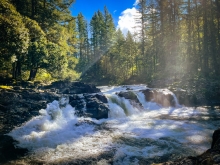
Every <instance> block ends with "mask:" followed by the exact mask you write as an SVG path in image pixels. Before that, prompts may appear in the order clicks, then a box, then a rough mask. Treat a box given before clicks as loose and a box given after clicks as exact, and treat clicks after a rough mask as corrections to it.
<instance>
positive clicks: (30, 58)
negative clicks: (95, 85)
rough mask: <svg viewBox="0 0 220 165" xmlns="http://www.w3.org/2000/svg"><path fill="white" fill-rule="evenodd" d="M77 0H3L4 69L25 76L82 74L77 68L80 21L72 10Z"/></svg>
mask: <svg viewBox="0 0 220 165" xmlns="http://www.w3.org/2000/svg"><path fill="white" fill-rule="evenodd" d="M73 2H74V0H67V1H65V2H64V1H60V0H54V1H36V0H24V1H16V0H10V1H9V0H2V1H1V2H0V41H1V44H0V62H1V63H2V65H1V66H0V70H1V72H2V73H3V71H4V72H5V71H6V72H7V73H8V75H12V77H13V78H14V79H25V80H27V79H28V80H34V79H35V78H36V76H37V79H40V80H43V79H45V80H47V79H48V80H51V79H53V78H55V79H65V78H68V77H71V79H72V80H73V79H76V78H78V74H77V73H76V72H75V71H74V70H75V66H76V64H77V61H78V60H77V59H76V58H75V57H74V53H75V52H76V49H75V44H76V42H77V39H76V23H75V20H74V18H73V17H72V16H71V15H70V11H69V6H70V5H71V4H72V3H73ZM68 60H69V61H68ZM11 70H12V73H10V71H11ZM39 71H40V74H42V76H40V75H39V74H38V72H39ZM68 73H70V75H68ZM28 74H29V76H27V75H28Z"/></svg>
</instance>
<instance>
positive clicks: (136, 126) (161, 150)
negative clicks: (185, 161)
mask: <svg viewBox="0 0 220 165" xmlns="http://www.w3.org/2000/svg"><path fill="white" fill-rule="evenodd" d="M146 88H147V87H146V86H145V85H133V86H116V87H100V89H101V91H102V93H103V94H104V95H105V96H106V97H107V98H108V106H109V108H110V111H109V115H108V116H109V117H108V119H101V120H96V119H92V118H83V117H77V116H75V114H74V112H75V109H74V108H73V107H71V106H70V105H69V104H67V105H66V106H60V105H59V103H60V102H59V101H53V102H52V103H50V104H48V106H47V108H46V109H42V110H40V114H41V115H39V116H36V117H34V118H32V119H31V120H30V121H28V122H26V123H24V124H23V125H22V126H21V127H18V128H15V129H14V130H12V131H11V132H10V133H9V134H8V135H10V136H12V137H13V138H14V139H15V140H17V141H18V142H19V143H18V144H17V147H22V148H27V149H28V151H29V152H28V154H27V155H26V156H24V157H22V158H20V159H18V160H15V161H12V163H23V164H37V163H42V164H100V165H104V164H114V165H130V164H133V165H138V164H140V165H141V164H152V163H160V162H164V161H168V160H174V159H178V158H180V157H184V156H195V155H198V154H201V153H203V152H204V151H206V150H207V149H208V148H210V146H211V140H212V139H211V136H212V133H213V131H214V130H215V129H217V128H218V127H220V123H219V122H218V119H219V112H220V110H219V109H209V108H207V107H197V108H193V107H185V106H182V105H179V104H178V101H177V100H176V105H177V106H176V107H175V108H174V107H168V108H164V107H161V106H160V105H158V104H156V103H154V102H146V101H145V98H144V94H143V93H142V92H140V90H143V89H146ZM127 89H129V90H130V91H132V92H133V93H134V94H135V95H136V96H137V98H138V100H139V102H140V103H141V105H142V106H139V105H137V104H135V103H132V102H130V101H129V100H127V99H125V98H121V97H118V95H117V93H119V92H120V91H126V90H127ZM163 92H165V93H171V92H170V91H169V90H163ZM64 102H65V100H64Z"/></svg>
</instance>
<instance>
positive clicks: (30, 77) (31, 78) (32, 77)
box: [28, 68, 38, 81]
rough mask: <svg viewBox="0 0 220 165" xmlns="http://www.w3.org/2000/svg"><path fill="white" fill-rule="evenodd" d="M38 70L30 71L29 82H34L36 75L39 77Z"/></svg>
mask: <svg viewBox="0 0 220 165" xmlns="http://www.w3.org/2000/svg"><path fill="white" fill-rule="evenodd" d="M37 70H38V69H37V68H33V69H31V70H30V75H29V78H28V81H34V79H35V77H36V75H37Z"/></svg>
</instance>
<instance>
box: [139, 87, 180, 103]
mask: <svg viewBox="0 0 220 165" xmlns="http://www.w3.org/2000/svg"><path fill="white" fill-rule="evenodd" d="M142 93H143V94H144V95H145V99H146V101H148V102H149V101H152V102H156V103H157V104H160V105H161V106H163V107H170V106H171V107H175V106H177V105H176V104H177V103H176V100H175V98H174V94H173V93H172V92H171V91H169V90H168V89H150V88H148V89H145V90H142Z"/></svg>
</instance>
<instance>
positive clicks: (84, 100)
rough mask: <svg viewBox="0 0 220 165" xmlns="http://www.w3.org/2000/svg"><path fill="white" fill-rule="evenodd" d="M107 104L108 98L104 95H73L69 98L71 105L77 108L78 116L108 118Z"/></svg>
mask: <svg viewBox="0 0 220 165" xmlns="http://www.w3.org/2000/svg"><path fill="white" fill-rule="evenodd" d="M107 102H108V101H107V98H106V97H105V96H104V95H103V94H84V95H73V96H70V98H69V104H70V105H71V106H72V107H75V114H76V115H77V116H84V117H91V118H95V119H103V118H108V111H109V108H108V106H107V104H106V103H107Z"/></svg>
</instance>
